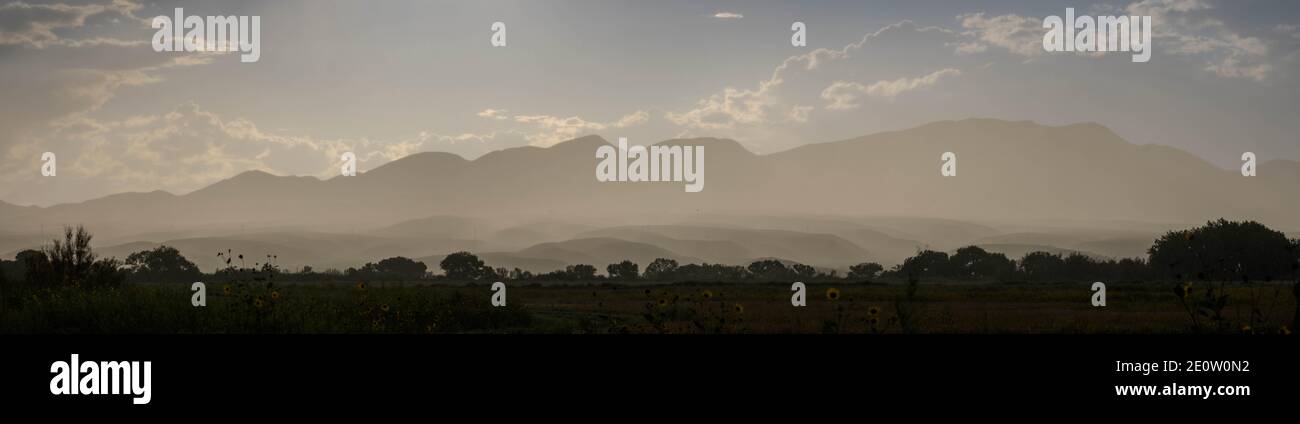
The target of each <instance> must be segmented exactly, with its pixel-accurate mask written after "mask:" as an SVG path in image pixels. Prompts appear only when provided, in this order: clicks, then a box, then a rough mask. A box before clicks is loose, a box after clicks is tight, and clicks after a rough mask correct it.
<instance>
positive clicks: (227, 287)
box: [221, 284, 233, 296]
mask: <svg viewBox="0 0 1300 424" xmlns="http://www.w3.org/2000/svg"><path fill="white" fill-rule="evenodd" d="M232 291H233V290H231V288H230V285H229V284H226V285H224V286H221V292H222V293H225V294H226V296H230V293H231V292H232Z"/></svg>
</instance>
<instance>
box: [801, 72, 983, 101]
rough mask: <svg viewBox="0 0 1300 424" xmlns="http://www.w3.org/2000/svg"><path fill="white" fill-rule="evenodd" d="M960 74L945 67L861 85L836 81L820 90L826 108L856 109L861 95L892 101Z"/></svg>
mask: <svg viewBox="0 0 1300 424" xmlns="http://www.w3.org/2000/svg"><path fill="white" fill-rule="evenodd" d="M959 75H961V71H959V70H957V69H953V68H945V69H942V70H938V71H935V72H932V73H930V74H928V75H925V76H921V77H916V78H899V79H896V80H890V81H876V82H874V83H872V84H870V85H862V84H859V83H856V82H845V81H836V82H835V83H833V84H831V85H830V86H829V87H826V89H825V90H822V94H821V97H822V99H824V100H826V101H827V102H830V104H828V105H826V109H830V110H847V109H856V108H857V107H858V106H860V104H859V103H858V100H859V99H860V98H861V97H862V96H867V97H878V98H884V99H888V100H890V101H893V100H894V98H895V97H898V95H900V94H903V93H906V92H908V91H912V90H920V89H924V88H928V87H933V86H934V85H935V84H938V83H939V80H940V79H942V78H945V77H955V76H959Z"/></svg>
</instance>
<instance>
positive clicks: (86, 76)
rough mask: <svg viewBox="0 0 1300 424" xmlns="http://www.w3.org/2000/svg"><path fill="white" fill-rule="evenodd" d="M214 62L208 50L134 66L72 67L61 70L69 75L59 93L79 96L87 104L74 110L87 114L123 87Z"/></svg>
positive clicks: (138, 84) (76, 112)
mask: <svg viewBox="0 0 1300 424" xmlns="http://www.w3.org/2000/svg"><path fill="white" fill-rule="evenodd" d="M209 63H212V57H211V56H210V55H205V54H182V55H177V56H171V57H169V58H168V59H167V61H165V62H163V63H161V64H157V65H149V66H144V67H139V68H133V69H115V70H104V69H68V70H63V71H60V73H61V74H62V75H64V76H65V77H66V78H65V79H64V80H63V87H62V88H61V90H60V92H59V93H57V94H58V95H62V96H67V97H72V98H77V99H79V100H80V102H83V103H84V104H85V107H84V108H83V109H81V110H77V111H75V112H74V114H84V113H88V112H92V111H95V110H98V109H99V108H100V107H102V106H103V105H104V104H105V103H107V102H108V101H109V100H111V99H112V98H113V95H114V93H116V92H117V90H118V89H120V88H122V87H136V86H142V85H147V84H155V83H158V82H161V81H162V80H163V78H162V75H161V72H162V71H164V70H168V69H174V68H185V67H192V66H200V65H206V64H209Z"/></svg>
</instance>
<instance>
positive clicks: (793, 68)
mask: <svg viewBox="0 0 1300 424" xmlns="http://www.w3.org/2000/svg"><path fill="white" fill-rule="evenodd" d="M894 31H915V32H932V31H934V32H948V31H947V30H944V29H941V28H935V27H917V26H916V25H915V24H913V23H912V22H911V21H902V22H899V23H896V24H893V25H889V26H886V27H884V28H881V29H880V30H878V31H876V32H873V33H868V34H866V35H864V36H863V37H862V39H861V40H858V41H857V42H853V43H850V44H848V45H845V46H844V47H843V48H840V49H827V48H819V49H816V50H813V51H811V52H808V53H805V54H801V55H795V56H790V57H788V58H786V59H785V60H784V61H782V62H781V64H780V65H778V66H777V67H776V69H774V70H773V71H772V75H771V77H769V78H768V79H766V80H762V81H759V82H758V86H757V87H756V88H753V89H744V90H742V89H737V88H733V87H725V88H723V89H722V91H721V92H719V93H715V94H712V95H710V96H708V97H705V98H703V99H700V100H698V101H697V102H696V103H695V105H694V107H693V108H691V109H688V110H685V111H682V112H672V111H670V112H668V113H666V114H665V115H664V117H665V118H666V119H668V121H670V122H672V123H674V124H676V125H680V126H684V127H689V128H696V129H704V130H714V131H717V130H729V129H734V128H736V127H737V126H753V125H772V124H776V125H780V124H789V123H802V122H806V121H807V119H808V112H809V110H810V109H811V108H810V107H808V106H806V105H799V104H792V103H790V102H788V101H785V100H784V99H782V98H781V96H780V95H778V94H777V89H778V88H780V87H781V86H782V85H783V84H784V83H785V79H786V77H787V76H788V74H789V73H791V72H799V71H813V70H817V69H819V68H821V67H822V66H824V65H825V64H826V63H829V62H834V61H837V60H841V59H844V58H847V57H849V55H850V54H851V53H852V52H854V51H857V50H859V49H861V48H862V47H863V46H864V45H866V44H867V42H869V41H871V40H873V39H875V38H877V37H880V36H882V35H884V34H887V33H890V32H894Z"/></svg>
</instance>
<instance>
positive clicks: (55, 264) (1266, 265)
mask: <svg viewBox="0 0 1300 424" xmlns="http://www.w3.org/2000/svg"><path fill="white" fill-rule="evenodd" d="M90 239H91V236H90V234H89V233H87V232H86V231H85V229H84V228H80V227H78V228H75V229H73V228H68V229H65V231H64V238H63V240H54V241H53V243H52V245H51V246H48V247H45V248H42V249H40V250H26V251H23V252H20V253H18V255H17V256H16V257H15V259H14V260H13V261H6V260H0V285H9V286H38V287H56V286H84V287H107V286H116V285H120V284H122V283H124V282H127V281H140V282H182V283H188V282H194V281H209V280H212V281H219V280H221V279H223V278H244V277H248V276H250V275H251V276H253V278H254V279H263V278H276V279H280V280H282V281H350V280H357V279H362V280H437V281H442V280H445V281H488V280H492V281H502V280H512V281H539V282H545V281H556V282H593V281H601V282H631V281H655V282H790V281H804V282H830V281H841V282H842V281H850V282H870V281H908V282H911V281H953V282H966V281H969V282H1089V281H1153V280H1159V281H1169V280H1172V281H1242V282H1251V281H1265V282H1267V281H1273V280H1279V279H1286V280H1296V279H1297V271H1298V270H1300V240H1295V239H1288V238H1287V237H1286V235H1285V234H1283V233H1282V232H1280V231H1276V230H1272V229H1269V228H1268V227H1265V226H1264V225H1262V224H1259V223H1257V222H1253V221H1246V222H1233V221H1227V220H1223V219H1220V220H1217V221H1211V222H1207V223H1206V225H1204V226H1200V227H1196V228H1192V229H1188V230H1181V231H1171V232H1168V233H1166V234H1164V235H1163V236H1161V237H1160V238H1158V239H1156V240H1155V242H1154V243H1153V244H1152V246H1151V248H1150V249H1148V256H1147V258H1123V259H1097V258H1093V257H1091V256H1088V255H1084V254H1081V253H1070V254H1066V255H1061V254H1056V253H1049V252H1031V253H1028V254H1026V255H1024V256H1023V257H1021V258H1019V259H1011V258H1008V257H1007V256H1006V255H1004V254H1001V253H992V252H988V251H986V250H985V249H983V248H980V247H978V246H967V247H963V248H960V249H957V250H956V251H955V252H953V253H952V254H949V253H947V252H941V251H934V250H923V251H920V252H918V253H917V254H916V255H914V256H912V257H909V258H907V259H905V260H904V261H903V262H902V263H901V264H898V265H895V266H893V267H892V268H890V269H885V267H883V266H882V265H880V264H878V263H874V262H863V263H860V264H857V265H853V266H851V267H850V268H849V271H848V272H847V273H845V274H840V273H839V271H836V270H824V269H817V268H815V267H812V266H809V265H805V264H800V263H787V262H782V261H779V260H775V259H764V260H758V261H754V262H752V263H750V264H749V265H747V266H739V265H724V264H710V263H701V264H694V263H688V264H680V263H678V261H676V260H673V259H669V258H658V259H655V260H654V261H652V262H650V263H649V264H647V265H646V266H645V268H644V269H642V268H641V266H640V265H639V264H637V263H635V262H632V261H630V260H624V261H621V262H618V263H613V264H608V265H606V266H605V273H604V274H599V273H598V270H597V268H596V267H595V266H593V265H589V264H574V265H569V266H566V267H565V268H564V269H557V270H554V271H550V272H542V273H534V272H531V271H527V270H522V269H519V268H514V269H506V268H493V267H491V266H488V265H487V264H485V263H484V262H483V260H482V259H480V258H479V257H478V256H476V255H474V254H473V253H470V252H456V253H453V254H450V255H447V256H446V257H445V258H444V259H443V260H442V261H441V262H440V263H439V264H438V266H439V268H440V269H441V270H442V274H440V275H439V274H434V273H432V272H431V271H430V270H429V269H428V267H427V266H426V265H425V264H424V263H422V262H418V261H415V260H412V259H409V258H405V257H393V258H387V259H384V260H381V261H379V262H375V263H367V264H365V265H363V266H361V267H359V268H356V267H354V268H348V269H346V270H343V271H338V270H333V269H331V270H325V271H316V270H313V269H312V268H311V267H303V268H302V269H300V270H292V271H290V270H283V269H281V268H280V267H279V266H278V265H277V264H276V260H277V259H278V258H276V257H275V255H267V256H266V257H265V260H264V261H263V260H260V259H259V260H256V261H253V263H252V264H251V266H250V264H249V263H248V262H249V261H250V260H251V258H245V257H244V256H243V255H242V254H236V253H235V252H231V251H229V250H227V251H226V252H218V253H217V256H218V258H219V259H220V260H221V261H222V263H223V264H224V267H222V268H220V269H218V270H217V271H215V272H213V273H210V274H205V273H203V272H201V271H200V270H199V268H198V267H197V266H195V265H194V263H193V262H191V261H189V260H188V259H186V258H185V257H184V256H182V255H181V254H180V252H179V251H177V250H176V249H175V248H173V247H168V246H159V247H157V248H155V249H151V250H147V251H141V252H136V253H133V254H131V255H130V256H128V257H127V258H126V259H125V260H123V261H119V260H117V259H116V258H107V259H104V258H97V257H96V255H95V254H94V253H93V252H92V251H91V249H90ZM6 280H8V281H13V283H9V284H5V283H4V282H5V281H6Z"/></svg>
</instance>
